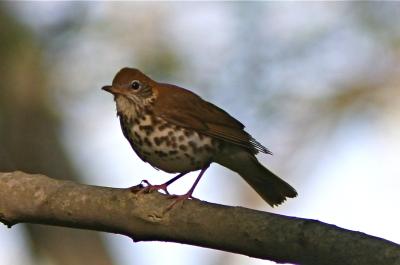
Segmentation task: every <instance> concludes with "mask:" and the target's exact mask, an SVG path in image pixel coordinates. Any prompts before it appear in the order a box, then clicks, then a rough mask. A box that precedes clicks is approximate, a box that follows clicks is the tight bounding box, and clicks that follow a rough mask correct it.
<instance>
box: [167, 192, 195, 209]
mask: <svg viewBox="0 0 400 265" xmlns="http://www.w3.org/2000/svg"><path fill="white" fill-rule="evenodd" d="M169 198H171V199H173V200H174V201H173V202H172V203H171V204H170V205H168V207H167V208H165V210H164V213H166V212H168V211H169V210H171V209H172V208H174V206H175V205H176V204H178V203H182V204H183V203H184V202H185V201H186V200H190V199H195V198H194V197H193V196H192V193H191V192H188V193H186V194H183V195H172V196H170V197H169Z"/></svg>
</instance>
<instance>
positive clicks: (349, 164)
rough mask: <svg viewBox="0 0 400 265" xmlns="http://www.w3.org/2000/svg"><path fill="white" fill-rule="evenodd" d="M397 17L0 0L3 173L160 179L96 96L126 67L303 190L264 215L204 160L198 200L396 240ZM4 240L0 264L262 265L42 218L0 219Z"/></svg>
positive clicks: (351, 8)
mask: <svg viewBox="0 0 400 265" xmlns="http://www.w3.org/2000/svg"><path fill="white" fill-rule="evenodd" d="M399 24H400V4H398V3H394V2H393V3H390V2H385V3H373V2H363V3H361V2H348V3H345V2H343V3H297V2H296V3H294V2H291V3H289V2H282V3H281V2H258V3H257V2H252V3H247V2H235V3H232V2H220V3H210V2H202V3H195V2H191V3H182V2H181V3H157V2H134V3H128V2H124V3H111V2H102V3H94V2H2V3H1V4H0V56H1V57H0V58H1V59H2V63H1V64H0V69H1V71H0V77H1V83H0V147H1V148H0V170H1V171H10V170H16V169H18V170H24V171H28V172H34V173H36V172H37V173H43V174H47V175H49V176H52V177H56V178H62V179H74V180H78V181H80V182H85V183H90V184H95V185H107V186H114V187H127V186H131V185H134V184H137V183H138V182H139V181H140V180H141V179H144V178H146V179H148V180H149V181H150V182H152V183H161V182H164V181H165V179H166V178H167V177H169V176H166V174H165V173H163V172H156V171H155V170H154V169H153V168H151V167H150V166H149V165H146V164H144V163H143V162H141V161H140V160H139V159H138V158H137V157H136V156H135V155H134V154H133V152H132V151H131V149H130V147H129V145H128V144H127V142H126V140H124V138H123V136H122V133H121V132H120V129H119V123H118V121H117V119H116V117H115V106H114V103H113V101H112V98H111V97H110V96H109V95H107V94H105V93H104V92H102V91H100V87H101V86H103V85H106V84H110V83H111V80H112V78H113V76H114V74H115V73H116V72H117V71H118V70H119V69H120V68H122V67H124V66H131V67H137V68H139V69H141V70H142V71H144V72H145V73H147V74H149V75H150V76H152V77H153V78H154V79H156V80H159V81H165V82H171V83H175V84H177V85H180V86H184V87H186V88H189V89H191V90H193V91H194V92H196V93H198V94H199V95H201V96H202V97H203V98H205V99H207V100H209V101H211V102H213V103H215V104H217V105H219V106H221V107H222V108H224V109H225V110H227V111H228V112H230V113H231V114H232V115H233V116H235V117H237V118H238V119H239V120H241V121H242V122H243V123H245V124H246V125H247V130H248V131H249V132H250V133H252V134H253V136H254V137H255V138H257V139H258V140H259V141H260V142H262V143H264V145H266V146H267V147H268V148H270V149H271V150H272V151H273V152H274V156H272V157H270V156H260V157H259V158H260V159H261V160H262V161H263V163H264V164H266V165H268V167H270V168H271V169H273V170H274V171H275V172H277V173H278V175H280V176H282V177H283V178H284V179H286V180H287V181H288V182H289V183H291V184H292V185H293V186H294V187H296V189H297V190H298V191H299V197H298V198H296V199H293V200H290V201H288V202H287V203H286V204H284V205H283V206H281V207H279V208H276V209H272V210H271V209H270V208H269V207H268V206H267V205H265V203H263V202H262V201H261V200H260V199H259V198H258V197H257V195H256V194H255V193H254V192H253V191H252V190H251V189H249V188H248V187H247V186H246V185H245V184H244V182H243V181H242V180H241V179H240V178H238V177H237V176H236V175H235V174H234V173H232V172H229V171H228V170H226V169H223V168H221V167H219V166H213V167H212V168H211V169H210V170H209V171H208V173H207V176H206V177H205V178H204V179H203V180H202V182H201V183H200V186H199V187H198V189H196V191H195V196H196V197H198V198H201V199H204V200H208V201H213V202H218V203H225V204H229V205H243V206H247V207H252V208H258V209H261V210H267V211H274V212H278V213H282V214H287V215H296V216H301V217H308V218H314V219H320V220H322V221H326V222H329V223H334V224H336V225H339V226H343V227H346V228H349V229H354V230H361V231H363V232H366V233H370V234H373V235H376V236H381V237H384V238H387V239H389V240H393V241H395V242H400V231H399V229H398V223H400V217H399V211H398V204H399V198H400V195H399V192H398V191H399V187H400V180H399V177H398V176H399V173H400V169H399V167H398V164H399V159H398V154H399V150H400V140H399V139H400V131H399V129H400V127H399V125H400V124H399V117H400V116H399V115H400V87H399V84H400V77H399V76H400V75H399V70H400V68H399V66H400V28H399V26H398V25H399ZM194 176H195V175H192V176H191V177H187V178H186V179H184V180H182V181H181V183H178V184H176V186H175V187H174V188H173V189H172V191H173V192H175V193H183V192H184V191H186V190H187V189H188V187H189V186H190V184H191V182H192V181H193V177H194ZM0 242H1V244H2V248H1V249H0V259H1V260H2V263H1V264H4V265H11V264H12V265H18V264H33V265H34V264H55V265H59V264H87V263H88V261H90V263H91V264H121V265H124V264H135V263H136V264H138V263H151V264H163V265H166V264H227V263H229V264H256V263H260V261H257V260H254V259H250V258H247V257H241V256H238V255H233V254H227V253H222V252H218V251H213V250H207V249H200V248H194V247H190V246H182V245H177V244H169V243H139V244H132V242H131V241H130V240H129V239H127V238H124V237H122V236H118V235H104V234H99V233H94V232H88V231H78V230H73V229H62V228H51V227H45V226H22V225H19V226H16V227H13V228H12V229H11V230H7V229H6V228H5V227H0ZM263 264H265V263H263Z"/></svg>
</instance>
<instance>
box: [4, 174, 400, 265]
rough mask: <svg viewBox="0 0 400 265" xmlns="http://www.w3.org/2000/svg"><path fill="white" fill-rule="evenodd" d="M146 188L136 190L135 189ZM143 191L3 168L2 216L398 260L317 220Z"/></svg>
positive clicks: (380, 243)
mask: <svg viewBox="0 0 400 265" xmlns="http://www.w3.org/2000/svg"><path fill="white" fill-rule="evenodd" d="M139 188H140V187H137V190H138V189H139ZM170 203H171V201H170V200H169V199H168V198H167V196H166V195H162V194H160V193H157V192H155V193H151V194H137V193H135V192H132V191H131V190H129V189H115V188H106V187H96V186H88V185H82V184H77V183H74V182H71V181H61V180H55V179H51V178H48V177H46V176H43V175H31V174H26V173H23V172H11V173H0V221H1V222H3V223H4V224H6V225H8V226H9V227H11V226H12V225H13V224H16V223H36V224H48V225H56V226H66V227H74V228H82V229H91V230H98V231H104V232H111V233H118V234H123V235H126V236H129V237H131V238H132V239H133V240H134V241H136V242H137V241H154V240H158V241H170V242H179V243H183V244H191V245H195V246H202V247H208V248H213V249H219V250H224V251H229V252H233V253H239V254H244V255H248V256H251V257H255V258H260V259H269V260H273V261H276V262H280V263H283V262H290V263H296V264H318V265H320V264H323V265H330V264H332V265H336V264H341V265H347V264H348V265H356V264H357V265H359V264H363V265H369V264H370V265H376V264H386V265H389V264H393V265H394V264H396V265H398V264H400V246H399V245H397V244H395V243H393V242H390V241H387V240H384V239H381V238H377V237H373V236H370V235H367V234H364V233H360V232H354V231H350V230H346V229H342V228H339V227H336V226H334V225H329V224H325V223H322V222H319V221H316V220H308V219H302V218H294V217H288V216H282V215H277V214H272V213H266V212H261V211H255V210H250V209H246V208H242V207H229V206H223V205H217V204H212V203H207V202H203V201H198V200H190V201H186V202H185V203H184V204H183V205H182V207H181V206H179V205H178V206H177V207H174V208H173V209H172V210H171V211H168V212H166V213H163V212H164V209H165V208H166V207H167V206H168V205H169V204H170Z"/></svg>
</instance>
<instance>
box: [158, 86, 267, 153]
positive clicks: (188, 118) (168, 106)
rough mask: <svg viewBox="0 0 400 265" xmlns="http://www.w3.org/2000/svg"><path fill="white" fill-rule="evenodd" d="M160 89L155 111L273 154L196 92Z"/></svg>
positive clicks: (174, 122) (172, 87)
mask: <svg viewBox="0 0 400 265" xmlns="http://www.w3.org/2000/svg"><path fill="white" fill-rule="evenodd" d="M158 85H159V86H162V89H159V90H158V91H157V92H158V93H159V96H158V98H157V100H156V103H155V106H154V111H155V114H156V115H158V116H160V117H162V118H163V119H165V120H166V121H168V122H171V123H173V124H176V125H178V126H182V127H184V128H189V129H193V130H196V131H198V132H200V133H203V134H205V135H208V136H211V137H215V138H217V139H220V140H223V141H226V142H230V143H233V144H236V145H239V146H242V147H245V148H247V149H249V150H251V151H252V152H253V153H257V152H258V151H260V152H263V153H267V154H271V152H270V151H269V150H268V149H267V148H265V147H264V146H263V145H262V144H260V143H259V142H257V141H256V140H255V139H254V138H253V137H252V136H251V135H250V134H248V133H247V132H246V131H244V125H243V124H242V123H240V122H239V121H238V120H236V119H235V118H233V117H232V116H231V115H229V114H228V113H227V112H226V111H224V110H223V109H221V108H219V107H217V106H215V105H214V104H211V103H209V102H207V101H205V100H203V99H202V98H200V97H199V96H197V95H196V94H194V93H192V92H190V91H189V90H186V89H184V88H180V87H177V86H174V85H169V84H158Z"/></svg>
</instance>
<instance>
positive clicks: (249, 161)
mask: <svg viewBox="0 0 400 265" xmlns="http://www.w3.org/2000/svg"><path fill="white" fill-rule="evenodd" d="M235 158H236V159H234V160H233V162H232V159H229V161H227V160H226V159H223V161H221V162H222V163H220V161H218V163H220V164H222V165H223V166H226V167H228V168H230V169H231V170H233V171H236V172H237V173H239V175H240V176H241V177H242V178H243V179H244V180H245V181H246V182H247V183H248V184H249V185H250V186H251V187H252V188H253V189H254V190H255V191H256V192H257V193H258V194H259V195H260V196H261V197H262V198H263V199H264V200H265V201H266V202H267V203H268V204H269V205H271V206H272V207H273V206H276V205H279V204H281V203H282V202H284V201H285V200H286V198H294V197H296V196H297V192H296V190H295V189H294V188H293V187H292V186H290V185H289V184H288V183H286V182H285V181H283V180H282V179H281V178H279V177H278V176H276V175H275V174H274V173H272V172H271V171H269V170H268V169H267V168H265V167H264V166H263V165H261V164H260V162H258V160H257V158H256V157H255V156H254V155H252V154H250V153H248V152H240V153H238V154H236V155H235ZM225 162H228V163H225Z"/></svg>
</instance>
